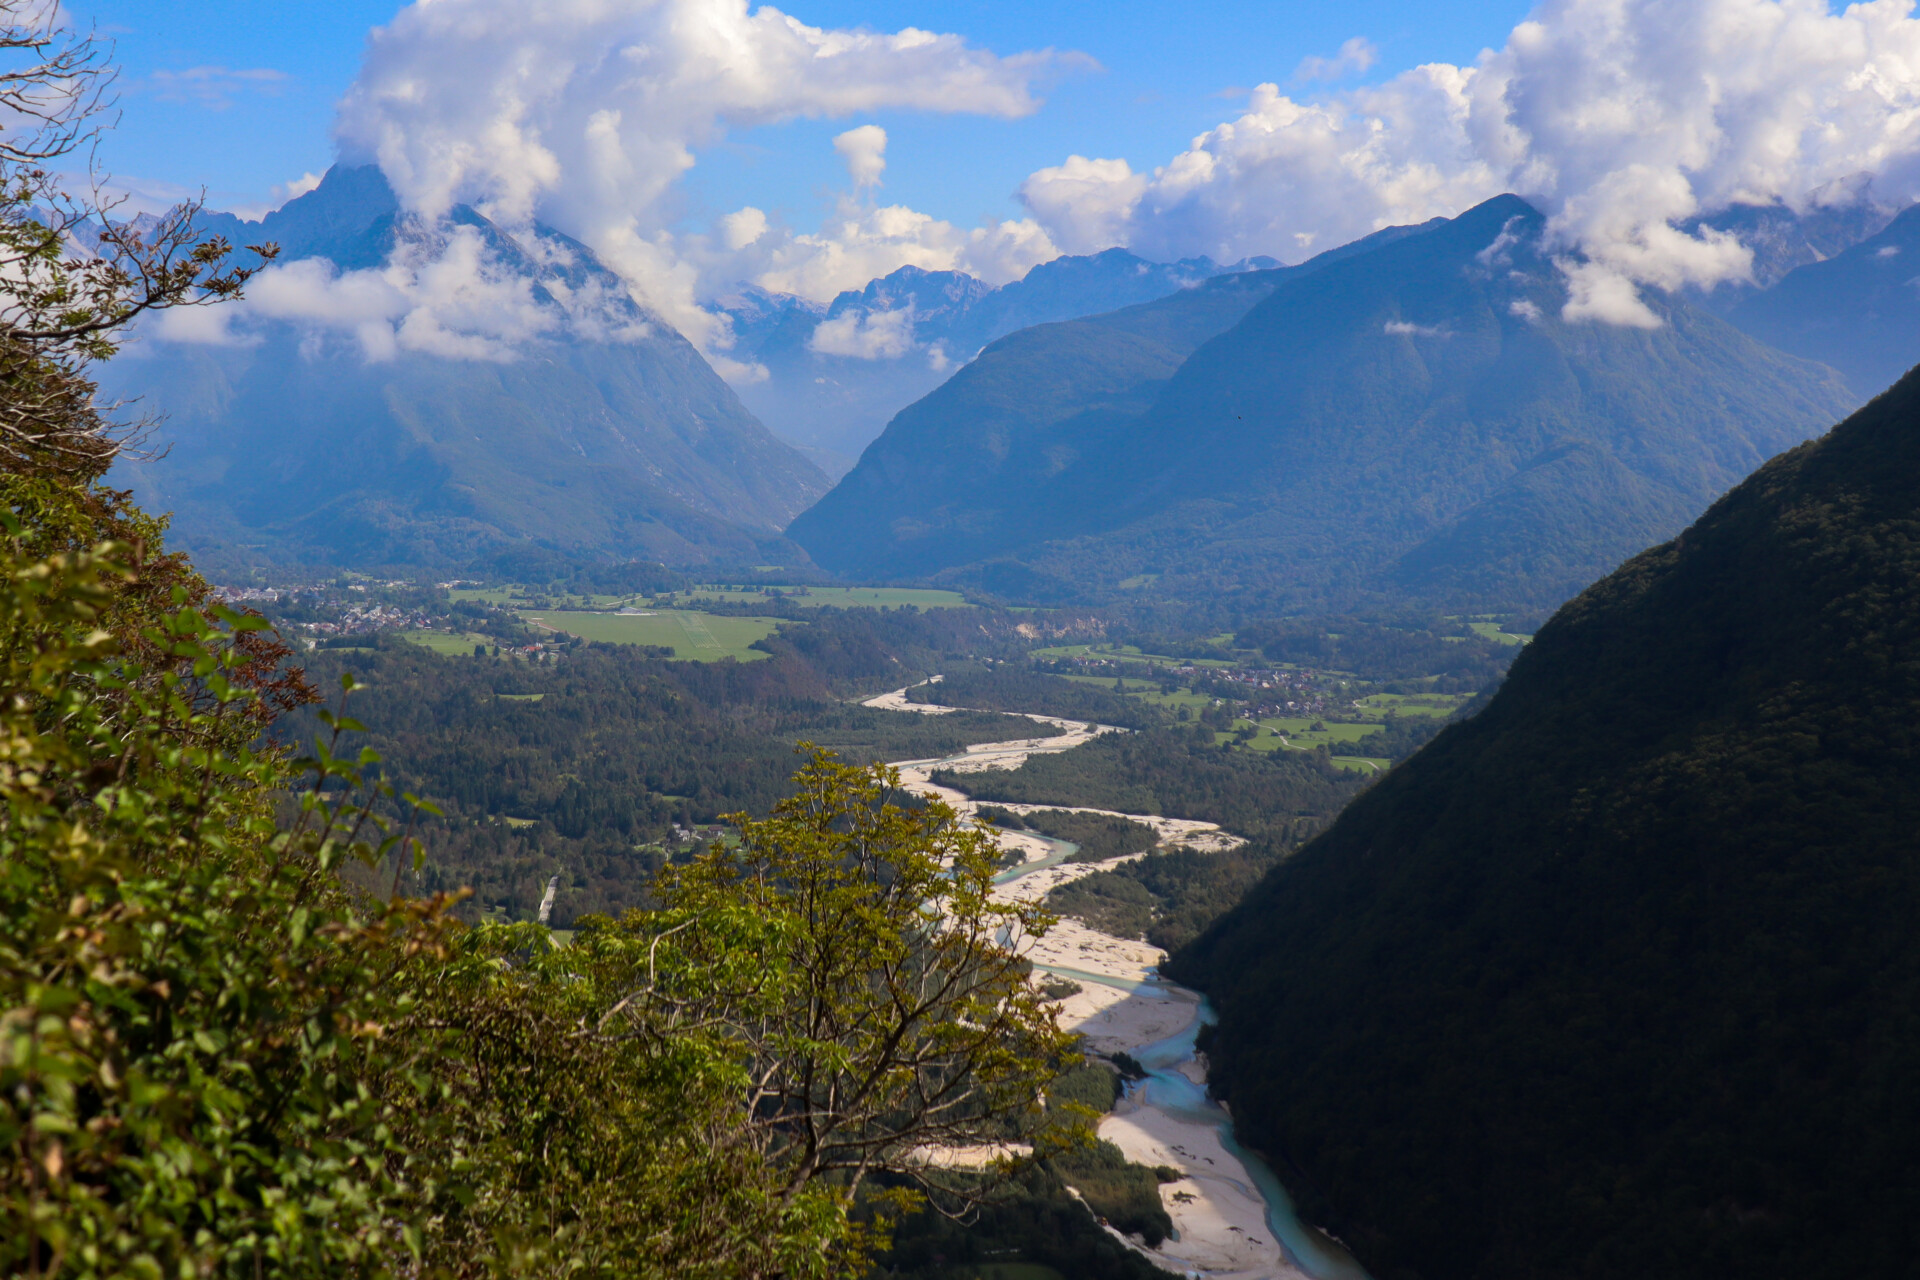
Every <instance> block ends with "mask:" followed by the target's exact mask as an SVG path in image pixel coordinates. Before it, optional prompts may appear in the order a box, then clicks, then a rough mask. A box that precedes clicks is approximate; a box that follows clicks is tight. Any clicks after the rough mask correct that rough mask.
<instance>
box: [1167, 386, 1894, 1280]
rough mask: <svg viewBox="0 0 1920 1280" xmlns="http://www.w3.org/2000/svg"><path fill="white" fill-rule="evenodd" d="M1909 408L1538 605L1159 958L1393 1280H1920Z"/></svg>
mask: <svg viewBox="0 0 1920 1280" xmlns="http://www.w3.org/2000/svg"><path fill="white" fill-rule="evenodd" d="M1917 549H1920V376H1916V375H1910V376H1908V377H1907V378H1906V379H1905V380H1904V381H1902V382H1901V383H1900V384H1899V385H1898V386H1896V387H1895V388H1894V389H1893V390H1892V391H1890V392H1888V393H1887V394H1885V395H1883V396H1882V397H1880V398H1879V399H1878V400H1876V401H1874V402H1873V403H1872V404H1870V405H1869V406H1868V407H1867V408H1865V409H1863V410H1862V411H1860V412H1859V413H1858V414H1856V415H1855V416H1853V417H1852V418H1850V419H1849V420H1848V421H1846V422H1844V423H1843V424H1841V425H1840V426H1839V427H1836V428H1835V429H1834V430H1833V431H1832V432H1831V433H1830V434H1829V435H1828V436H1826V437H1825V438H1823V439H1821V440H1819V441H1817V442H1814V443H1812V444H1809V445H1805V446H1802V447H1800V448H1797V449H1795V450H1792V451H1791V452H1789V453H1786V454H1783V455H1782V456H1781V457H1779V458H1776V459H1775V460H1774V461H1772V462H1771V463H1769V464H1767V465H1766V466H1764V467H1762V468H1761V469H1760V470H1759V471H1758V472H1757V473H1756V474H1755V475H1754V476H1753V477H1752V478H1751V479H1749V480H1748V481H1746V482H1745V483H1744V484H1742V485H1740V486H1739V487H1738V488H1736V489H1734V490H1733V491H1732V492H1731V493H1730V494H1729V495H1728V496H1727V497H1725V498H1724V499H1722V500H1721V501H1720V502H1719V503H1717V504H1716V505H1715V506H1714V507H1713V508H1712V509H1711V510H1709V511H1708V513H1707V514H1706V515H1705V516H1703V517H1702V518H1701V519H1700V520H1699V522H1698V523H1696V524H1695V525H1694V526H1693V527H1692V528H1690V529H1689V530H1687V531H1686V532H1685V533H1684V534H1682V535H1681V536H1680V537H1679V538H1677V539H1676V540H1674V541H1673V542H1670V543H1667V544H1665V545H1663V546H1660V547H1657V548H1654V549H1653V550H1650V551H1647V552H1645V553H1644V554H1642V555H1640V556H1638V557H1636V558H1635V559H1633V560H1631V561H1629V562H1628V563H1627V564H1626V565H1625V566H1623V567H1622V568H1621V569H1620V570H1618V571H1617V572H1616V573H1614V574H1613V575H1611V576H1610V577H1608V578H1606V579H1604V580H1603V581H1601V582H1600V583H1599V584H1597V585H1596V586H1594V587H1592V588H1591V589H1589V590H1588V591H1587V592H1586V593H1584V594H1583V595H1582V596H1580V597H1579V598H1578V599H1576V600H1575V601H1573V602H1572V603H1571V604H1569V605H1567V606H1566V607H1565V608H1563V609H1562V610H1561V611H1560V612H1559V614H1558V615H1557V616H1555V617H1554V618H1553V619H1552V620H1551V621H1550V622H1549V623H1548V624H1547V625H1546V626H1545V627H1544V628H1543V629H1542V630H1541V631H1540V633H1539V634H1538V636H1537V637H1536V638H1535V640H1534V642H1533V643H1532V644H1531V645H1529V646H1528V647H1527V648H1526V649H1525V651H1523V652H1522V653H1521V654H1520V656H1519V658H1518V659H1517V661H1516V662H1515V663H1514V666H1513V670H1512V673H1511V675H1510V677H1509V678H1508V680H1507V682H1506V684H1505V685H1504V687H1503V688H1502V689H1501V690H1500V691H1499V692H1498V693H1497V694H1496V695H1495V696H1494V697H1493V699H1492V701H1491V702H1490V704H1489V705H1488V706H1487V707H1486V709H1485V710H1484V711H1482V712H1481V713H1480V714H1479V715H1477V716H1475V717H1474V718H1472V719H1471V720H1468V721H1466V722H1465V723H1462V724H1457V725H1454V726H1452V727H1450V728H1449V729H1447V730H1446V731H1445V732H1443V733H1442V734H1441V735H1440V737H1439V738H1438V739H1436V740H1435V741H1434V742H1433V743H1432V744H1430V745H1429V746H1428V747H1427V748H1426V749H1425V750H1423V751H1422V752H1420V753H1419V754H1417V755H1416V756H1414V757H1413V759H1411V760H1410V761H1408V762H1407V763H1406V764H1404V765H1403V766H1401V767H1400V768H1399V769H1397V770H1395V771H1394V772H1393V773H1392V774H1390V775H1389V776H1388V777H1387V778H1385V779H1384V780H1382V781H1381V782H1380V783H1379V784H1378V785H1377V786H1375V787H1374V788H1372V789H1370V790H1369V791H1367V792H1366V793H1365V794H1363V795H1361V796H1360V797H1359V798H1358V799H1357V801H1356V802H1355V803H1354V805H1353V806H1352V808H1350V809H1349V810H1348V811H1347V812H1346V814H1345V815H1343V816H1342V818H1341V819H1340V820H1339V821H1338V822H1337V823H1336V824H1335V825H1334V826H1333V828H1332V829H1331V830H1330V831H1328V832H1327V833H1326V834H1325V835H1324V836H1322V837H1321V838H1320V839H1319V840H1317V841H1315V842H1314V843H1312V844H1311V845H1309V846H1308V847H1307V848H1305V849H1304V850H1302V851H1301V852H1299V853H1298V854H1296V855H1295V856H1294V857H1293V858H1291V859H1290V860H1288V861H1287V862H1286V863H1284V864H1283V865H1281V866H1280V867H1279V869H1278V870H1276V871H1274V872H1272V873H1271V874H1270V875H1269V876H1268V877H1267V879H1266V880H1265V881H1264V882H1263V883H1262V884H1261V885H1260V886H1259V887H1258V888H1257V889H1255V890H1254V891H1253V892H1252V893H1251V894H1250V895H1249V896H1248V897H1247V898H1246V900H1245V901H1244V902H1243V903H1241V904H1240V905H1239V906H1238V907H1237V908H1235V909H1234V910H1233V911H1232V912H1231V913H1229V914H1228V915H1227V916H1226V917H1225V918H1223V919H1222V920H1221V921H1220V922H1219V923H1218V924H1216V925H1215V926H1214V927H1213V928H1212V929H1211V930H1209V931H1208V932H1207V933H1206V934H1205V935H1204V936H1203V937H1201V938H1200V939H1199V940H1198V941H1196V942H1195V943H1193V944H1192V945H1191V946H1189V947H1188V948H1186V949H1185V950H1183V951H1182V952H1180V953H1179V954H1178V955H1177V956H1175V957H1174V961H1173V964H1172V972H1173V973H1174V974H1175V976H1176V977H1178V978H1179V979H1180V980H1181V981H1184V982H1188V983H1192V984H1197V985H1199V986H1201V987H1202V988H1204V989H1205V990H1206V991H1208V993H1209V994H1210V995H1211V996H1212V998H1213V1000H1214V1002H1215V1005H1216V1007H1217V1009H1218V1010H1219V1015H1220V1021H1219V1025H1218V1027H1217V1029H1216V1030H1215V1031H1214V1033H1213V1034H1212V1036H1211V1038H1210V1041H1209V1043H1208V1045H1207V1048H1208V1052H1209V1053H1210V1055H1211V1061H1212V1062H1213V1064H1214V1067H1215V1076H1214V1080H1215V1087H1216V1088H1217V1089H1218V1090H1219V1091H1220V1093H1221V1094H1222V1095H1223V1096H1224V1097H1226V1098H1227V1099H1228V1100H1230V1101H1231V1103H1232V1105H1233V1109H1234V1114H1235V1116H1236V1118H1237V1121H1238V1124H1239V1125H1240V1129H1241V1133H1242V1135H1243V1136H1244V1138H1245V1139H1246V1140H1248V1141H1249V1142H1251V1143H1252V1144H1254V1145H1255V1146H1256V1147H1258V1148H1259V1149H1261V1150H1264V1151H1265V1152H1267V1153H1268V1154H1269V1156H1270V1157H1272V1158H1273V1159H1274V1161H1275V1162H1276V1165H1277V1166H1278V1167H1281V1168H1283V1169H1286V1170H1290V1171H1291V1174H1290V1178H1291V1181H1290V1186H1291V1187H1292V1189H1293V1190H1294V1191H1295V1192H1296V1194H1297V1195H1298V1196H1299V1197H1301V1198H1302V1199H1303V1200H1304V1201H1305V1203H1306V1204H1307V1206H1308V1208H1309V1210H1310V1212H1311V1213H1312V1214H1313V1215H1314V1216H1315V1217H1316V1218H1317V1219H1318V1220H1319V1221H1322V1222H1325V1223H1327V1224H1328V1225H1329V1226H1331V1227H1332V1228H1333V1229H1334V1230H1335V1231H1337V1232H1338V1234H1339V1235H1340V1236H1341V1237H1342V1238H1343V1239H1344V1240H1345V1241H1347V1242H1348V1243H1349V1244H1350V1245H1352V1246H1353V1248H1354V1249H1355V1251H1356V1253H1357V1254H1358V1256H1359V1257H1360V1258H1361V1260H1362V1261H1363V1262H1365V1263H1366V1264H1367V1265H1368V1266H1369V1268H1370V1269H1372V1270H1373V1272H1374V1274H1376V1275H1382V1276H1389V1277H1401V1276H1406V1277H1413V1276H1426V1277H1435V1278H1442V1277H1457V1278H1459V1280H1466V1278H1467V1277H1474V1278H1476V1280H1501V1278H1502V1277H1516V1278H1517V1277H1529V1278H1530V1280H1537V1278H1540V1277H1596V1278H1597V1277H1603V1276H1608V1277H1610V1276H1622V1275H1661V1276H1674V1277H1690V1276H1692V1277H1708V1276H1735V1275H1737V1276H1749V1277H1776V1276H1777V1277H1783V1278H1784V1277H1796V1278H1800V1277H1810V1276H1814V1277H1824V1276H1832V1277H1842V1276H1845V1277H1853V1276H1862V1275H1902V1274H1907V1273H1909V1272H1910V1271H1911V1269H1912V1260H1913V1246H1914V1237H1913V1224H1914V1223H1915V1222H1920V1193H1917V1192H1916V1184H1915V1182H1914V1180H1913V1177H1912V1171H1913V1169H1914V1168H1915V1166H1916V1163H1917V1162H1920V1121H1917V1120H1916V1112H1915V1110H1914V1107H1913V1101H1912V1092H1913V1091H1912V1087H1911V1086H1912V1082H1913V1081H1914V1080H1915V1079H1920V943H1916V938H1917V937H1920V935H1917V934H1916V933H1915V931H1914V928H1913V922H1914V920H1915V919H1916V917H1920V876H1917V875H1916V867H1920V860H1916V855H1917V854H1920V845H1916V839H1917V838H1920V837H1916V832H1920V788H1916V787H1915V785H1914V779H1915V778H1916V776H1920V729H1916V726H1917V725H1920V550H1917Z"/></svg>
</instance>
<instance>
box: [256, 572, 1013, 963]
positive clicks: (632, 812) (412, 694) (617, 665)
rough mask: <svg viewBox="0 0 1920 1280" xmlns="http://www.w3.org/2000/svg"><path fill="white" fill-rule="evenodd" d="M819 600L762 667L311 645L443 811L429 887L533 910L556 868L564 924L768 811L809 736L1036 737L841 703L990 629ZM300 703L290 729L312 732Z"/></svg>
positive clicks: (312, 661)
mask: <svg viewBox="0 0 1920 1280" xmlns="http://www.w3.org/2000/svg"><path fill="white" fill-rule="evenodd" d="M976 612H977V611H974V610H955V611H941V612H929V613H925V614H919V613H906V612H890V613H886V614H882V613H879V612H878V611H875V610H849V611H844V612H842V611H838V610H834V611H818V613H819V616H817V617H815V618H813V619H811V620H810V621H809V622H808V623H807V624H806V625H805V626H796V627H793V628H791V629H790V630H789V631H787V632H785V633H782V634H781V635H779V636H777V637H774V638H772V639H771V640H770V641H769V642H768V647H770V648H771V649H772V650H773V652H774V656H773V657H772V658H771V659H769V660H767V661H762V662H750V663H741V662H733V661H731V660H723V661H720V662H714V663H690V662H671V661H666V660H664V659H662V658H660V657H658V656H654V655H653V654H651V653H649V652H647V651H645V650H642V649H640V648H638V647H636V646H630V645H613V644H589V643H587V642H585V641H576V642H573V643H571V644H569V645H567V646H566V647H565V648H563V649H561V650H560V651H559V652H558V656H557V657H556V658H555V659H554V660H552V661H543V662H529V661H526V660H523V659H519V658H506V657H494V656H488V657H468V656H452V657H449V656H445V655H441V654H437V653H434V652H433V651H431V650H429V649H426V648H423V647H421V646H418V645H415V644H410V643H408V642H406V641H404V640H400V639H397V638H393V637H378V638H374V639H371V640H363V641H361V642H360V647H355V648H350V649H319V650H316V651H314V652H313V653H311V654H309V655H308V657H307V668H308V672H309V674H310V676H311V678H312V679H314V680H315V681H316V682H317V683H319V684H320V685H321V687H325V688H333V687H336V686H337V684H338V677H339V676H340V675H341V674H343V673H347V672H351V673H352V674H353V675H354V676H355V677H356V678H357V679H358V680H359V681H361V682H362V684H363V685H364V686H365V687H364V688H363V689H362V690H361V691H359V692H357V693H356V694H355V695H354V697H353V700H352V706H351V710H352V713H353V715H354V716H355V718H356V719H358V720H359V721H360V722H361V723H363V724H365V725H366V726H367V728H368V730H369V741H370V743H371V745H372V746H373V748H374V749H375V750H377V751H379V752H380V753H381V755H382V756H383V757H384V758H385V760H386V761H387V768H388V770H389V771H390V773H391V776H392V777H393V778H394V780H395V781H396V782H397V783H398V784H399V785H400V786H401V787H402V788H403V789H405V790H409V791H412V792H414V793H415V794H417V795H423V796H431V797H433V798H434V800H435V802H436V803H437V804H438V805H439V806H440V807H441V809H442V810H443V811H444V813H445V815H446V816H445V818H444V820H440V821H432V822H430V823H429V824H428V826H427V827H426V828H425V836H426V839H427V841H428V844H429V847H430V849H431V851H432V858H431V859H430V861H429V863H428V866H427V869H426V870H425V872H424V875H425V877H426V881H425V882H426V884H428V885H429V886H430V887H433V888H446V889H452V888H457V887H462V886H465V887H470V888H472V889H473V890H474V897H473V898H472V900H471V901H470V902H469V903H468V904H467V905H466V906H465V907H463V908H462V909H463V911H465V912H467V913H469V914H475V916H476V918H477V914H476V913H479V912H483V911H493V912H498V913H504V914H505V916H506V917H507V918H509V919H527V918H530V917H531V915H532V913H533V911H534V909H535V908H536V907H537V906H538V904H539V902H540V899H541V896H542V893H543V891H544V889H545V886H546V884H547V881H548V879H549V877H551V876H555V875H558V876H559V877H560V878H561V886H562V888H561V891H560V893H559V895H558V897H557V898H556V900H555V902H554V906H553V913H554V914H553V919H554V921H555V923H556V924H560V925H563V926H564V925H566V924H569V923H571V921H572V920H573V919H574V918H575V917H576V916H579V915H584V914H588V913H591V912H602V913H608V912H612V913H617V912H618V911H619V910H620V909H621V908H623V907H626V906H631V905H634V904H636V903H638V902H639V901H641V900H642V895H643V893H644V886H645V884H646V881H647V879H648V877H650V876H651V875H652V874H653V872H654V871H656V870H658V868H659V867H660V866H661V865H663V864H664V863H665V862H666V861H667V860H668V859H669V858H670V857H671V856H673V855H674V854H675V853H678V852H685V851H687V850H688V849H690V847H691V844H692V841H693V836H694V833H695V830H696V829H697V828H701V827H706V826H710V825H711V824H713V823H714V822H716V821H717V820H718V819H719V818H720V817H721V816H722V815H724V814H729V813H734V812H752V813H764V812H766V811H767V810H768V809H769V808H770V807H771V806H772V805H773V803H774V801H776V800H778V799H779V798H780V797H781V796H782V795H784V794H786V788H787V786H788V778H789V776H790V775H791V774H792V772H793V769H794V767H795V763H796V757H795V754H794V751H795V746H796V744H797V743H800V742H802V741H806V742H812V743H815V744H816V745H819V746H823V747H828V748H830V749H832V750H834V751H836V752H838V753H839V754H840V755H841V756H842V757H844V758H845V759H848V760H852V761H857V762H860V763H865V762H868V761H873V760H887V759H896V760H897V759H915V758H926V757H929V756H938V755H944V754H948V753H950V752H954V751H957V750H959V749H960V748H961V747H963V746H965V745H966V744H968V743H972V742H985V741H994V740H998V739H1006V738H1014V737H1032V736H1035V735H1036V734H1042V733H1045V732H1046V730H1045V729H1044V728H1043V727H1041V726H1038V725H1036V724H1035V723H1034V722H1033V721H1032V720H1029V719H1026V718H1024V717H1017V718H1016V717H1009V716H1000V715H991V714H976V713H969V712H958V713H955V714H952V715H945V716H906V715H901V714H899V713H898V712H885V711H874V710H870V709H868V708H866V707H863V706H860V705H858V703H857V702H854V701H850V700H849V698H850V697H851V696H852V695H854V694H857V693H861V692H866V691H868V690H870V689H874V688H884V687H886V685H887V684H888V683H889V682H891V681H894V680H896V679H901V680H904V677H903V676H902V674H901V673H903V672H904V673H906V675H908V676H911V675H914V674H917V672H918V670H920V669H921V668H916V667H915V666H913V665H910V664H914V663H923V662H933V661H938V660H939V656H940V654H941V652H942V650H943V647H944V646H946V645H952V644H956V643H957V640H956V637H961V636H963V633H965V634H964V639H965V640H966V642H967V643H969V644H971V643H975V642H976V641H977V639H978V630H979V623H978V621H977V620H975V621H974V622H973V625H972V627H971V628H966V627H961V628H956V627H955V626H954V621H955V620H954V619H952V618H950V617H947V616H945V615H946V614H949V613H961V614H973V613H976ZM313 714H314V713H313V712H312V711H308V712H306V713H304V714H303V715H302V716H300V717H296V718H294V719H293V720H292V721H291V722H289V724H287V725H286V726H284V727H283V731H284V732H286V733H287V734H288V735H289V736H292V737H294V738H295V739H296V740H305V739H306V738H308V737H310V736H311V734H312V732H313V729H314V728H315V727H316V726H315V723H314V721H313V719H312V717H313Z"/></svg>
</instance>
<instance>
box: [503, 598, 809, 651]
mask: <svg viewBox="0 0 1920 1280" xmlns="http://www.w3.org/2000/svg"><path fill="white" fill-rule="evenodd" d="M520 616H521V617H522V618H524V619H526V621H527V622H528V623H529V624H531V625H532V626H533V628H534V629H535V630H536V631H538V630H540V629H542V628H544V629H546V630H549V631H564V632H566V633H567V634H568V635H574V636H579V637H580V638H581V639H583V640H602V641H607V642H609V643H612V644H654V645H661V646H663V647H665V648H669V649H672V650H673V656H674V657H675V658H678V659H680V660H682V661H693V662H716V661H718V660H719V659H721V658H729V657H731V658H737V659H739V660H740V661H741V662H758V661H759V660H760V659H762V658H765V657H767V656H768V655H767V654H765V653H762V652H761V651H760V650H758V649H749V648H748V647H747V646H748V645H750V644H752V643H753V642H754V641H756V640H763V639H765V638H766V637H768V636H770V635H772V634H773V631H774V628H775V627H777V626H779V625H780V622H779V619H777V618H723V617H719V616H717V615H715V614H711V613H695V612H693V611H692V610H688V609H663V610H660V611H659V612H657V613H645V614H628V615H626V616H622V615H620V614H617V613H563V612H559V611H557V610H544V611H540V612H531V611H527V610H522V611H521V613H520Z"/></svg>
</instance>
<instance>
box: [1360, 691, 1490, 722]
mask: <svg viewBox="0 0 1920 1280" xmlns="http://www.w3.org/2000/svg"><path fill="white" fill-rule="evenodd" d="M1472 700H1473V695H1472V694H1470V693H1375V694H1370V695H1368V696H1367V697H1364V698H1362V699H1360V705H1361V706H1362V707H1364V708H1365V709H1366V712H1367V714H1368V715H1369V716H1374V715H1377V716H1378V717H1379V718H1380V719H1383V720H1384V719H1385V718H1386V716H1387V713H1388V712H1389V711H1391V712H1393V713H1394V714H1395V715H1401V716H1440V717H1445V716H1450V715H1452V714H1453V713H1454V712H1456V711H1458V710H1459V709H1460V708H1461V707H1464V706H1466V705H1467V703H1468V702H1471V701H1472Z"/></svg>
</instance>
